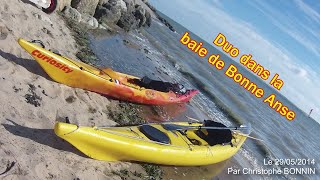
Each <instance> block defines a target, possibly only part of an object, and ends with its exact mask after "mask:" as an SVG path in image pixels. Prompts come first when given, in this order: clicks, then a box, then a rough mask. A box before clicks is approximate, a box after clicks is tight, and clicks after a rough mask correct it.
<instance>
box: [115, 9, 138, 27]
mask: <svg viewBox="0 0 320 180" xmlns="http://www.w3.org/2000/svg"><path fill="white" fill-rule="evenodd" d="M138 24H139V21H137V20H136V18H135V16H134V15H133V14H132V13H125V14H123V15H122V16H121V18H120V20H119V21H118V23H117V25H118V26H119V27H121V28H122V29H124V30H125V31H130V30H132V29H136V28H137V27H138Z"/></svg>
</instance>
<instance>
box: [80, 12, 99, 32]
mask: <svg viewBox="0 0 320 180" xmlns="http://www.w3.org/2000/svg"><path fill="white" fill-rule="evenodd" d="M81 23H83V24H85V25H86V26H87V27H88V28H89V29H96V28H98V26H99V23H98V20H97V19H96V18H94V17H92V16H90V15H87V14H83V15H82V18H81Z"/></svg>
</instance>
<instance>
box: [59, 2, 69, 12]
mask: <svg viewBox="0 0 320 180" xmlns="http://www.w3.org/2000/svg"><path fill="white" fill-rule="evenodd" d="M71 1H72V0H58V5H57V10H58V11H63V9H64V8H65V7H66V6H71Z"/></svg>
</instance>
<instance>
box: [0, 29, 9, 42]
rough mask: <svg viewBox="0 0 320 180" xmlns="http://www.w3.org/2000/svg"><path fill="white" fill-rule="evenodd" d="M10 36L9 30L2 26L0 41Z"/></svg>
mask: <svg viewBox="0 0 320 180" xmlns="http://www.w3.org/2000/svg"><path fill="white" fill-rule="evenodd" d="M8 34H9V31H8V29H7V28H6V27H5V26H0V40H5V39H7V37H8Z"/></svg>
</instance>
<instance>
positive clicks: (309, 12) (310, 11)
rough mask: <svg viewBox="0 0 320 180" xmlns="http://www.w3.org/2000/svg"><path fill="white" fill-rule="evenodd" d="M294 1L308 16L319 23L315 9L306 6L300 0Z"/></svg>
mask: <svg viewBox="0 0 320 180" xmlns="http://www.w3.org/2000/svg"><path fill="white" fill-rule="evenodd" d="M294 2H295V3H296V4H297V6H298V7H299V9H300V10H301V11H303V12H304V13H305V14H306V15H307V16H308V17H309V18H311V19H312V20H314V21H317V22H318V23H320V14H319V13H318V12H317V11H315V10H314V9H312V8H311V7H310V6H308V5H307V4H305V3H304V2H303V1H301V0H294ZM312 20H311V21H312Z"/></svg>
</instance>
